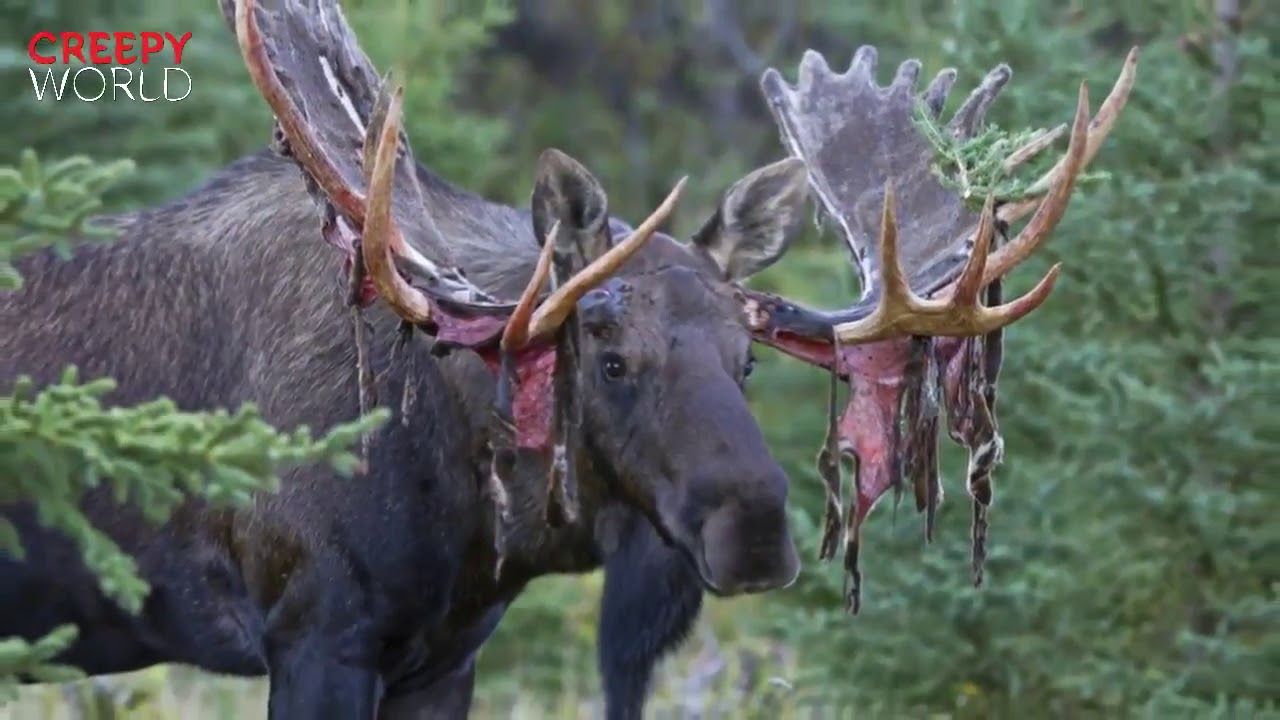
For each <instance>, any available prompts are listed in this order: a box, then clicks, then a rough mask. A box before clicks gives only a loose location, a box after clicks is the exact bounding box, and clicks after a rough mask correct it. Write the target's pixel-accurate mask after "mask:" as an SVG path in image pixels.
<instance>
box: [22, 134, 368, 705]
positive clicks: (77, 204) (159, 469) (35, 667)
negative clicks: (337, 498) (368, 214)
mask: <svg viewBox="0 0 1280 720" xmlns="http://www.w3.org/2000/svg"><path fill="white" fill-rule="evenodd" d="M129 168H130V163H127V162H117V163H110V164H106V165H99V164H95V163H93V162H91V161H90V160H88V159H87V158H84V157H72V158H68V159H65V160H61V161H57V162H54V163H52V164H50V165H49V166H48V167H47V168H42V167H41V164H40V162H39V160H38V158H37V156H36V154H35V153H34V152H30V151H28V152H25V153H23V155H22V160H21V167H20V168H14V167H0V277H3V278H4V279H5V280H6V288H5V289H6V290H9V291H13V290H18V289H19V288H20V287H21V277H20V275H19V274H18V272H17V269H16V268H15V267H14V265H13V264H12V262H11V261H12V260H14V259H16V258H17V256H19V255H21V254H24V253H29V252H33V251H36V250H39V249H42V248H48V247H56V248H57V249H58V250H60V251H61V252H62V253H63V254H67V253H70V252H71V250H72V245H73V244H74V243H76V242H83V241H84V240H86V239H89V237H87V236H86V235H85V234H84V232H83V231H84V230H85V229H86V219H87V218H88V217H89V215H90V214H91V213H93V212H94V211H96V210H97V209H99V208H100V206H101V203H100V196H101V194H102V193H103V192H104V191H105V190H106V189H107V187H108V186H109V185H110V184H111V183H112V182H114V181H117V180H118V179H119V178H120V177H121V176H122V175H123V174H124V173H125V172H127V171H128V170H129ZM92 235H93V236H94V237H97V238H98V239H100V240H101V239H109V238H106V237H105V235H104V234H103V233H101V232H95V233H92ZM11 382H12V391H11V394H10V395H8V396H3V397H0V473H2V474H3V476H4V477H5V478H6V479H5V482H4V483H3V485H0V506H3V505H12V504H14V503H20V502H34V503H35V507H36V509H37V516H38V519H39V521H40V523H41V524H42V525H43V526H45V527H47V528H50V529H54V530H58V531H61V532H62V533H64V534H65V535H66V536H67V537H69V538H70V539H71V540H72V541H73V542H75V543H76V545H77V546H78V547H79V549H80V551H81V554H82V556H83V558H84V561H85V564H86V566H87V567H88V568H89V569H90V570H91V571H92V572H94V573H95V574H96V575H97V576H98V578H99V580H100V583H101V586H102V589H103V591H104V592H106V593H107V594H109V595H110V596H111V597H113V598H114V599H115V600H116V601H117V602H118V603H119V604H120V605H121V607H123V608H125V609H126V610H128V611H130V612H137V611H138V610H139V609H140V608H141V605H142V601H143V599H144V598H145V597H146V593H147V590H148V587H147V584H146V582H145V581H144V580H143V579H142V578H141V577H140V576H139V574H138V568H137V564H136V563H135V561H134V560H133V558H132V557H130V556H129V555H127V554H125V553H124V552H122V551H121V549H120V548H119V547H118V546H117V545H116V544H115V543H114V542H113V541H112V540H111V539H110V538H109V537H108V536H107V535H106V534H104V533H103V532H102V531H101V530H99V529H97V528H96V527H94V526H93V525H92V524H91V523H90V522H89V520H88V519H87V518H86V517H85V516H84V514H83V512H82V510H81V506H80V503H81V500H82V499H83V497H84V496H85V495H86V494H87V493H90V492H93V491H94V490H95V489H97V488H99V487H104V488H106V489H109V490H110V492H111V496H112V498H113V499H114V501H115V502H116V503H117V504H119V505H121V506H132V507H134V508H136V509H137V510H138V511H139V512H140V515H141V517H142V518H143V519H144V520H145V521H148V522H152V523H160V522H163V521H165V520H166V519H167V518H168V517H169V516H170V514H171V513H172V512H173V511H174V510H175V509H176V508H177V507H178V506H179V505H180V504H181V503H182V502H184V501H185V500H186V499H188V498H193V497H194V498H199V499H201V500H204V501H207V502H209V503H211V504H213V505H221V506H235V505H240V504H244V503H247V502H249V501H250V499H251V498H252V495H253V494H254V493H257V492H271V491H273V490H274V488H275V485H276V481H277V480H276V473H277V472H278V471H279V470H280V469H282V468H284V467H288V466H292V465H297V464H302V463H309V462H325V463H329V464H330V465H332V466H333V467H334V468H335V469H336V470H338V471H339V472H341V473H343V474H345V475H350V474H352V473H353V472H354V471H355V470H356V468H357V464H358V460H357V458H356V457H355V455H354V454H352V453H351V451H350V448H351V446H352V445H353V443H354V441H355V439H356V438H357V437H358V436H359V435H360V433H362V432H366V431H368V430H370V429H372V428H374V427H376V426H377V425H378V424H380V423H381V422H384V421H385V420H386V417H387V414H388V413H387V411H386V409H385V408H383V409H379V410H378V411H377V412H375V413H371V414H370V415H368V416H366V417H365V418H363V419H361V420H360V421H358V422H355V423H350V424H346V425H342V426H339V427H337V428H335V429H333V430H332V431H330V432H329V433H328V434H327V435H325V436H323V437H321V438H318V439H313V438H312V437H311V433H310V431H309V429H308V428H306V427H300V428H297V429H296V430H295V431H293V432H292V433H282V432H280V431H277V430H275V429H273V428H272V427H271V426H269V425H268V424H267V423H265V422H263V420H262V419H261V417H260V415H259V414H258V411H257V410H256V408H255V407H254V406H253V405H245V406H243V407H241V408H240V409H239V410H238V411H236V412H234V413H233V412H228V411H226V410H216V411H212V412H204V413H192V412H182V411H179V410H178V409H177V407H176V406H175V405H174V403H173V402H172V401H170V400H168V399H166V398H159V399H156V400H153V401H150V402H147V403H143V404H141V405H138V406H135V407H108V406H104V404H103V399H104V396H106V395H107V394H108V393H110V392H111V391H112V390H113V389H114V388H115V383H114V382H113V381H112V380H111V379H109V378H99V379H96V380H93V381H91V382H87V383H79V382H78V380H77V372H76V369H75V368H74V367H69V368H67V369H66V370H65V372H64V374H63V377H62V380H61V382H59V383H56V384H53V385H50V386H47V387H44V388H37V387H35V385H34V383H32V381H31V380H30V379H29V378H27V377H18V378H15V379H12V380H11ZM0 552H4V553H6V554H8V555H10V556H11V557H15V558H22V557H23V556H24V553H23V549H22V544H21V539H20V538H19V537H18V532H17V529H16V528H15V527H14V525H13V524H12V522H11V521H10V520H9V519H8V518H0ZM75 634H76V632H75V628H74V627H71V626H64V627H61V628H58V629H57V630H56V631H55V632H53V633H52V634H50V635H48V636H46V637H44V638H42V639H40V640H38V641H36V642H34V643H27V642H24V641H22V640H20V639H17V638H7V639H4V640H2V641H0V700H8V699H12V698H11V696H12V695H13V693H14V690H15V688H14V685H15V684H16V682H17V679H18V677H19V674H27V675H30V676H31V677H33V678H36V679H39V680H43V681H50V682H52V681H59V680H66V679H70V678H73V677H75V676H76V675H77V672H78V671H76V670H75V669H74V668H68V667H65V666H60V665H52V664H49V662H48V661H49V660H50V659H51V658H53V657H54V656H56V654H57V653H58V652H60V651H61V650H62V649H64V648H65V647H67V646H68V645H69V644H70V643H71V642H73V641H74V639H75Z"/></svg>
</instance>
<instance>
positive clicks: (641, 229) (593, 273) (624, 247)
mask: <svg viewBox="0 0 1280 720" xmlns="http://www.w3.org/2000/svg"><path fill="white" fill-rule="evenodd" d="M686 180H688V178H687V177H682V178H680V180H679V182H677V183H676V184H675V187H673V188H671V192H670V193H668V194H667V197H666V199H665V200H663V201H662V204H660V205H658V207H657V209H655V210H654V211H653V213H651V214H650V215H649V217H648V218H646V219H645V221H644V222H642V223H640V225H639V226H637V227H636V229H635V231H634V232H632V233H631V235H630V236H629V237H627V239H626V240H623V241H622V242H620V243H618V244H617V245H614V246H613V247H611V248H609V250H608V251H607V252H605V253H604V254H603V255H601V256H600V257H598V258H596V260H595V261H594V262H592V263H591V264H590V265H588V266H587V267H585V268H583V269H582V271H581V272H579V273H577V274H576V275H574V276H573V277H571V278H569V281H568V282H566V283H565V284H564V285H562V286H561V287H559V288H557V289H556V291H555V292H554V293H552V295H551V297H549V298H547V299H546V301H544V302H543V303H542V305H540V306H539V307H538V309H537V311H535V312H534V313H533V317H532V318H531V319H530V321H529V329H528V333H527V336H526V337H527V338H528V339H530V340H531V339H534V338H537V337H540V336H543V335H546V334H549V333H551V332H553V331H554V330H555V329H556V328H558V327H560V325H561V324H562V323H563V322H564V321H565V319H566V318H568V317H569V314H570V313H572V312H573V308H574V306H575V305H576V304H577V302H578V300H579V299H581V298H582V296H583V295H585V294H587V292H588V291H590V290H591V289H592V288H594V287H595V286H597V285H599V284H600V283H602V282H604V281H605V280H606V279H607V278H608V277H609V276H610V275H612V274H613V273H614V272H615V271H616V270H617V269H618V268H620V267H622V265H623V264H624V263H626V262H627V260H629V259H630V258H631V256H632V255H635V254H636V252H638V251H639V250H640V248H641V247H643V246H644V244H645V242H647V241H648V240H649V238H650V237H652V236H653V234H654V233H655V232H657V230H658V228H659V227H660V226H661V225H662V223H664V222H666V220H667V218H668V217H669V216H670V215H671V212H672V211H673V210H675V207H676V203H677V202H678V201H679V200H680V194H681V192H683V191H684V185H685V181H686ZM546 244H547V245H550V244H552V239H548V240H547V242H546ZM544 251H545V246H544Z"/></svg>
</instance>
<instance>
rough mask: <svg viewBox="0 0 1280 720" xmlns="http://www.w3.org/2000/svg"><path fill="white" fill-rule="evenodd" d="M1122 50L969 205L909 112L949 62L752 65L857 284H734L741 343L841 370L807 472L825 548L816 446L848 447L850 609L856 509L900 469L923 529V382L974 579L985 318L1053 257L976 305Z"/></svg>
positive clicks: (1107, 120)
mask: <svg viewBox="0 0 1280 720" xmlns="http://www.w3.org/2000/svg"><path fill="white" fill-rule="evenodd" d="M1136 64H1137V49H1136V48H1135V49H1134V50H1133V51H1131V52H1130V54H1129V56H1128V58H1127V59H1126V61H1125V64H1124V67H1123V69H1122V71H1121V73H1120V76H1119V78H1118V79H1117V81H1116V83H1115V86H1114V87H1113V88H1112V90H1111V93H1110V95H1109V96H1108V97H1107V99H1106V101H1105V102H1103V104H1102V106H1101V108H1100V109H1099V112H1098V115H1097V116H1096V117H1094V118H1093V120H1092V122H1090V119H1089V101H1088V93H1087V91H1086V89H1085V87H1084V85H1083V84H1081V87H1080V92H1079V97H1078V101H1077V106H1076V113H1075V119H1074V121H1073V123H1072V125H1071V133H1070V142H1069V145H1068V148H1067V151H1066V154H1065V155H1064V156H1063V158H1062V159H1061V160H1060V161H1059V162H1058V163H1057V164H1056V165H1055V166H1054V167H1053V169H1051V170H1050V171H1049V172H1047V173H1045V175H1044V176H1043V177H1041V178H1039V179H1038V180H1037V181H1035V182H1034V183H1032V185H1031V189H1030V191H1029V193H1028V197H1027V198H1026V199H1022V200H1018V201H1015V202H1009V203H1004V202H1003V200H1002V199H1001V198H995V197H988V198H987V199H986V203H985V206H984V208H983V210H982V211H981V212H980V213H977V214H975V213H973V212H972V211H970V210H969V209H968V208H967V207H966V206H965V204H964V198H962V197H961V196H960V195H959V194H958V193H957V192H955V191H952V190H949V189H948V188H946V187H945V186H944V185H943V184H942V182H941V181H940V180H939V178H938V177H936V176H935V174H934V167H933V166H934V154H935V149H934V148H933V146H932V145H931V144H930V142H929V140H928V139H927V138H926V137H925V135H924V134H923V133H922V132H921V131H920V130H919V128H917V127H916V125H915V123H914V121H913V116H914V115H915V114H916V111H917V107H918V104H921V103H922V104H923V110H924V113H925V115H926V117H927V118H928V119H929V120H930V121H933V120H936V119H937V117H938V116H939V115H940V114H941V111H942V107H943V105H944V104H945V102H946V99H947V97H948V95H949V94H950V91H951V88H952V86H953V85H954V83H955V76H956V74H955V71H954V70H950V69H948V70H944V71H942V72H940V73H938V75H937V76H935V78H934V80H933V81H932V82H931V83H930V84H929V86H928V87H927V88H926V89H925V91H924V92H923V93H917V89H916V85H917V80H918V78H919V74H920V62H919V61H918V60H908V61H906V62H904V63H902V65H900V66H899V67H898V70H897V74H896V75H895V77H894V79H893V82H892V83H891V84H890V85H889V86H887V87H881V86H880V85H879V84H878V83H877V81H876V65H877V52H876V50H875V48H873V47H870V46H864V47H861V48H859V49H858V51H857V52H856V53H855V54H854V58H853V62H852V64H851V66H850V67H849V69H848V70H847V71H845V72H843V73H839V74H837V73H834V72H832V71H831V69H830V68H829V67H828V65H827V62H826V60H825V59H824V58H823V57H822V56H821V55H820V54H818V53H816V52H813V51H808V52H806V53H805V55H804V58H803V60H802V61H801V64H800V73H799V81H798V83H797V85H796V86H791V85H788V84H787V83H786V82H784V81H783V79H782V76H781V75H780V74H779V73H778V72H777V71H776V70H774V69H769V70H768V71H766V72H765V74H764V76H763V78H762V81H761V84H762V87H763V91H764V94H765V97H766V99H767V101H768V104H769V107H770V110H771V111H772V113H773V116H774V118H775V120H776V121H777V124H778V127H779V129H780V130H781V135H782V140H783V143H784V144H785V145H786V147H787V148H788V149H789V150H790V152H791V153H792V154H793V155H795V156H796V157H799V158H801V159H803V160H804V161H805V163H806V165H807V167H808V169H809V178H810V184H811V186H812V189H813V191H814V194H815V195H816V197H817V198H818V201H819V203H820V205H821V210H822V211H823V212H824V214H825V215H826V216H827V217H828V218H830V219H831V221H832V222H833V223H834V224H835V225H836V227H837V228H838V230H839V232H840V235H841V236H842V238H843V239H844V241H845V244H846V246H847V248H848V250H849V253H850V255H851V257H852V260H853V264H854V267H855V271H856V273H857V275H858V279H859V280H860V281H861V286H862V296H861V297H860V298H859V300H858V301H857V302H856V303H855V304H854V305H852V306H851V307H849V308H846V309H843V310H837V311H829V312H827V311H817V310H812V309H808V308H804V307H802V306H800V305H798V304H796V303H792V302H790V301H787V300H785V299H783V298H778V297H775V296H769V295H764V294H761V293H750V294H749V297H750V299H751V303H752V307H751V310H752V317H753V320H754V322H755V325H756V333H757V339H758V340H760V341H762V342H765V343H767V344H770V345H773V346H775V347H777V348H779V349H781V350H783V351H785V352H788V353H790V354H792V355H795V356H797V357H800V358H802V359H805V360H807V361H809V362H813V363H816V364H819V365H821V366H823V367H827V368H829V369H830V370H831V371H832V372H833V373H834V374H836V375H837V376H839V377H843V378H847V379H848V380H849V382H850V385H851V396H850V400H849V404H848V406H847V407H846V409H845V412H844V414H843V416H842V417H841V418H840V419H839V420H838V421H836V420H835V419H834V417H835V413H834V412H833V413H832V418H833V421H832V422H833V425H834V426H833V427H832V428H831V430H830V431H829V439H828V442H827V444H826V446H825V447H824V450H823V453H822V454H821V455H820V458H819V471H820V473H821V474H822V476H823V477H824V480H825V481H826V483H827V487H828V516H827V530H826V536H825V537H824V542H823V546H822V557H823V558H824V559H826V558H830V557H833V556H834V553H835V542H834V539H835V535H836V534H837V530H836V528H837V526H838V525H837V524H838V518H837V516H836V514H835V513H837V512H838V511H839V508H840V507H841V502H840V492H841V489H840V478H839V469H838V468H839V465H838V463H836V462H834V459H833V458H832V457H831V455H832V445H833V444H837V445H838V447H839V450H840V451H841V452H845V453H851V454H852V455H853V456H854V457H855V459H856V460H857V472H856V477H855V488H856V493H855V497H854V499H853V502H852V504H851V507H850V510H849V516H848V520H847V523H846V530H845V546H846V549H845V563H846V566H847V568H848V570H849V572H850V574H851V576H852V578H853V581H854V582H853V588H852V590H851V591H850V597H849V604H850V607H851V609H852V610H853V611H854V612H856V611H857V608H858V604H859V593H858V587H859V579H860V575H859V571H858V549H859V543H860V532H861V526H862V522H863V520H864V519H865V518H866V516H867V514H868V513H869V512H870V511H871V508H872V507H873V506H874V504H875V503H876V501H877V500H879V499H880V497H882V496H883V495H884V494H885V493H886V492H887V491H888V490H889V489H890V488H894V489H899V490H900V489H901V487H902V480H903V476H904V475H905V476H906V477H907V478H908V479H909V480H910V485H911V486H912V487H913V488H914V491H915V492H914V494H915V497H916V503H917V509H918V510H920V511H927V512H928V517H929V523H928V536H929V537H932V518H933V515H934V511H935V510H936V506H937V503H938V501H939V500H940V499H941V496H942V492H941V487H940V486H939V484H938V469H937V454H936V449H935V448H936V443H937V421H938V415H939V412H938V406H937V400H936V396H937V389H938V387H939V386H940V385H941V386H942V389H943V390H944V400H945V403H946V406H947V410H948V420H949V424H950V434H951V436H952V438H953V439H955V440H956V441H957V442H959V443H961V444H963V445H965V446H966V447H967V448H968V449H969V451H970V467H969V482H968V487H969V491H970V494H971V495H972V496H973V498H974V573H975V582H979V583H980V582H981V565H982V554H983V544H984V542H985V527H986V511H985V508H986V507H987V506H988V505H989V504H990V502H991V487H990V473H991V469H992V468H993V467H994V465H995V464H996V463H998V462H999V460H1000V458H1001V455H1002V441H1001V439H1000V436H999V432H998V429H997V425H996V420H995V415H994V404H995V380H996V376H997V374H998V372H999V369H1000V364H1001V359H1002V342H1001V335H1002V328H1004V327H1005V326H1007V325H1009V324H1010V323H1013V322H1015V321H1017V320H1018V319H1020V318H1022V317H1025V316H1026V315H1027V314H1029V313H1030V312H1032V311H1033V310H1035V309H1036V308H1037V307H1039V306H1040V305H1041V304H1042V303H1043V302H1044V301H1045V299H1047V297H1048V295H1049V293H1050V292H1051V291H1052V289H1053V283H1054V281H1055V279H1056V278H1057V274H1058V266H1056V265H1055V266H1054V267H1053V268H1052V269H1050V271H1049V272H1048V274H1046V275H1045V277H1044V278H1043V279H1042V280H1041V281H1040V282H1039V284H1037V285H1036V287H1035V288H1034V289H1032V290H1031V291H1030V292H1028V293H1026V294H1025V295H1023V296H1022V297H1020V298H1017V299H1016V300H1013V301H1012V302H1008V303H1005V304H1001V305H996V306H994V307H988V306H987V305H986V303H992V302H995V303H999V295H1000V288H999V280H1000V278H1001V277H1003V276H1004V275H1005V274H1007V273H1008V272H1009V271H1010V270H1012V269H1013V268H1014V267H1015V266H1016V265H1017V264H1018V263H1020V262H1022V261H1023V260H1025V259H1026V258H1027V257H1029V256H1030V255H1031V254H1032V253H1034V252H1035V250H1036V249H1037V248H1039V247H1040V246H1041V245H1042V244H1043V243H1044V241H1045V240H1046V239H1047V238H1048V236H1049V234H1050V233H1051V232H1052V231H1053V229H1054V228H1055V227H1056V226H1057V224H1058V222H1059V221H1060V220H1061V219H1062V215H1063V213H1064V212H1065V210H1066V206H1067V203H1068V201H1069V200H1070V197H1071V193H1072V190H1073V189H1074V186H1075V181H1076V178H1077V177H1078V176H1079V174H1080V172H1081V171H1082V170H1083V169H1084V168H1085V166H1086V165H1087V164H1088V162H1089V161H1090V160H1091V159H1092V158H1093V156H1094V155H1095V154H1096V153H1097V151H1098V148H1099V147H1100V146H1101V143H1102V141H1103V140H1104V139H1105V137H1106V134H1107V133H1108V132H1109V131H1110V130H1111V128H1112V126H1113V125H1114V123H1115V120H1116V118H1117V117H1118V115H1119V113H1120V111H1121V110H1122V109H1123V107H1124V104H1125V102H1126V101H1127V99H1128V96H1129V92H1130V90H1131V88H1132V86H1133V80H1134V71H1135V68H1136ZM1011 76H1012V71H1011V70H1010V69H1009V67H1008V66H1006V65H1000V66H998V67H996V68H995V69H993V70H991V71H990V72H989V73H987V75H986V77H985V78H984V79H983V81H982V83H981V84H980V85H979V86H978V88H977V89H975V90H974V91H973V93H972V94H971V95H970V96H969V98H968V99H967V100H966V101H965V102H964V104H963V105H962V106H961V107H960V109H959V110H958V111H957V112H956V113H955V115H954V116H953V117H952V119H951V120H950V122H949V123H948V124H947V126H946V131H947V132H950V133H951V134H952V135H953V136H954V137H956V138H958V139H960V140H963V139H967V138H971V137H973V136H975V135H977V134H978V132H979V131H980V130H981V129H982V125H983V120H984V117H985V116H986V113H987V110H988V109H989V108H990V106H991V104H992V103H993V102H994V101H995V98H996V97H997V95H998V94H999V92H1000V91H1001V90H1002V89H1003V88H1004V86H1005V85H1006V84H1007V83H1008V81H1009V79H1010V77H1011ZM1060 134H1061V133H1060V132H1059V131H1053V132H1047V133H1041V134H1039V135H1038V136H1036V137H1035V138H1034V139H1033V140H1032V141H1030V142H1029V143H1028V144H1027V145H1026V146H1024V147H1021V148H1018V149H1017V150H1015V151H1014V152H1012V153H1011V154H1010V156H1009V158H1008V159H1007V160H1006V161H1005V163H1004V166H1005V168H1007V169H1008V170H1010V171H1011V170H1012V169H1014V168H1016V167H1017V166H1018V165H1020V164H1022V163H1024V162H1026V160H1027V159H1028V158H1030V157H1031V156H1033V155H1035V154H1036V153H1038V152H1040V151H1042V150H1043V149H1044V148H1046V147H1048V146H1049V145H1050V144H1051V143H1052V141H1053V140H1054V139H1056V138H1057V137H1058V136H1059V135H1060ZM1033 210H1034V212H1035V214H1034V216H1033V217H1032V218H1031V220H1030V221H1029V222H1028V223H1027V224H1026V226H1025V227H1024V228H1023V229H1022V231H1021V232H1020V233H1019V234H1018V236H1017V237H1016V238H1015V239H1014V240H1012V241H1010V242H1009V243H1007V244H1006V245H1004V246H1002V247H999V248H996V249H994V250H993V249H992V248H991V246H992V242H993V235H994V230H995V228H996V226H997V224H1003V223H1008V222H1012V221H1015V220H1018V219H1020V218H1022V217H1024V216H1025V215H1027V214H1028V213H1030V212H1032V211H1033ZM984 289H985V298H984V297H982V296H983V295H984ZM837 439H838V440H837Z"/></svg>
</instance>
